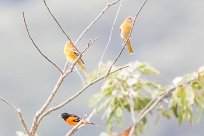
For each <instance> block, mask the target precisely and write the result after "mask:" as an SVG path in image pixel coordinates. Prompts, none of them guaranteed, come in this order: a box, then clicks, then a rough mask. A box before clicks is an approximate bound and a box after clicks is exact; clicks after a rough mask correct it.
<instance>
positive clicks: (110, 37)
mask: <svg viewBox="0 0 204 136" xmlns="http://www.w3.org/2000/svg"><path fill="white" fill-rule="evenodd" d="M122 3H123V0H121V2H120V5H119V6H118V10H117V13H116V16H115V19H114V21H113V25H112V27H111V31H110V35H109V38H108V42H107V45H106V47H105V49H104V51H103V54H102V56H101V59H100V61H99V70H98V71H99V72H98V74H99V73H100V70H101V64H102V62H103V58H104V56H105V53H106V51H107V49H108V46H109V44H110V41H111V39H112V34H113V29H114V26H115V23H116V21H117V18H118V15H119V12H120V9H121V6H122Z"/></svg>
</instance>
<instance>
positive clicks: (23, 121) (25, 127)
mask: <svg viewBox="0 0 204 136" xmlns="http://www.w3.org/2000/svg"><path fill="white" fill-rule="evenodd" d="M0 100H2V101H3V102H4V103H6V104H7V105H8V106H10V107H11V108H13V109H14V110H15V111H16V112H17V113H18V117H19V119H20V121H21V123H22V125H23V128H24V129H25V131H26V132H27V134H28V135H30V132H29V130H28V127H27V125H26V122H25V119H24V118H23V114H22V112H21V110H20V109H19V108H16V106H15V105H14V104H12V103H11V102H9V101H8V100H6V99H4V98H3V97H1V96H0Z"/></svg>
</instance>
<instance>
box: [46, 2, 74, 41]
mask: <svg viewBox="0 0 204 136" xmlns="http://www.w3.org/2000/svg"><path fill="white" fill-rule="evenodd" d="M43 1H44V5H45V7H46V8H47V10H48V12H49V13H50V15H51V16H52V18H53V19H54V20H55V22H56V23H57V25H58V26H59V28H60V29H61V30H62V33H63V34H64V35H65V36H66V37H67V39H68V40H69V41H70V42H72V41H71V39H70V38H69V36H68V35H67V33H66V32H65V31H64V29H63V28H62V26H61V25H60V23H59V22H58V20H57V19H56V18H55V16H54V15H53V13H52V12H51V10H50V8H49V7H48V5H47V3H46V0H43Z"/></svg>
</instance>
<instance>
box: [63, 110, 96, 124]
mask: <svg viewBox="0 0 204 136" xmlns="http://www.w3.org/2000/svg"><path fill="white" fill-rule="evenodd" d="M60 117H61V118H63V119H64V120H65V122H66V123H67V124H69V125H71V126H75V125H77V124H78V123H79V121H80V120H81V118H80V117H79V116H77V115H74V114H68V113H62V114H61V116H60ZM82 124H92V125H96V124H95V123H93V122H87V121H85V122H82Z"/></svg>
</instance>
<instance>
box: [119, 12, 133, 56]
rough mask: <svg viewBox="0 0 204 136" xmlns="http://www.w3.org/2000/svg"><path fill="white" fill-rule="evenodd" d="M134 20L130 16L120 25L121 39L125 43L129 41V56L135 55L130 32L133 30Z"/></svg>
mask: <svg viewBox="0 0 204 136" xmlns="http://www.w3.org/2000/svg"><path fill="white" fill-rule="evenodd" d="M133 21H134V18H133V17H131V16H128V17H127V18H126V19H125V20H124V21H123V23H122V24H121V25H120V37H121V38H122V39H123V41H124V42H126V41H127V49H128V53H129V54H133V49H132V47H131V43H130V38H129V35H130V32H131V30H132V26H133Z"/></svg>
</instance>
